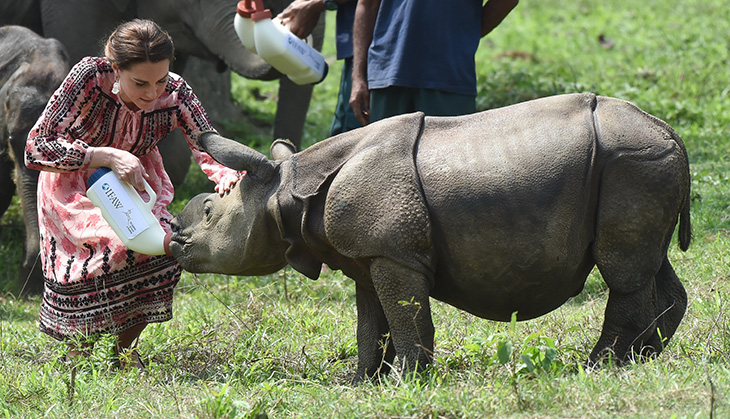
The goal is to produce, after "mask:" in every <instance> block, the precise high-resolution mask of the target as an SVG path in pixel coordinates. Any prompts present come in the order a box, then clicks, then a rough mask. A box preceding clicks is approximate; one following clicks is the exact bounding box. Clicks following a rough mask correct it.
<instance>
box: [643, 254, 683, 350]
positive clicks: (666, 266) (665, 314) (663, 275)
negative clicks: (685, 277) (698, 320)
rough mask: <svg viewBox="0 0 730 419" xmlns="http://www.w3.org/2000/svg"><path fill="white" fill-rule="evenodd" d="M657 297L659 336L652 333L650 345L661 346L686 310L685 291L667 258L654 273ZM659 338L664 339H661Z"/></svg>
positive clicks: (669, 336)
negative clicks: (655, 273)
mask: <svg viewBox="0 0 730 419" xmlns="http://www.w3.org/2000/svg"><path fill="white" fill-rule="evenodd" d="M656 286H657V297H658V298H659V307H658V309H659V316H660V317H659V320H658V325H657V326H658V328H659V330H661V336H659V334H658V333H656V332H655V333H654V334H653V335H652V337H651V343H650V344H652V346H655V347H657V348H662V347H664V346H666V345H667V343H669V340H670V339H671V338H672V336H674V332H676V331H677V327H678V326H679V323H680V322H681V321H682V318H683V317H684V312H685V311H686V310H687V292H686V291H685V290H684V287H683V286H682V283H681V282H679V278H678V277H677V274H676V273H675V272H674V269H673V268H672V265H671V264H670V263H669V259H667V258H666V257H665V258H664V262H663V263H662V267H661V268H660V269H659V272H658V273H657V275H656ZM661 339H664V341H662V340H661Z"/></svg>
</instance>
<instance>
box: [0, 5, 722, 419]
mask: <svg viewBox="0 0 730 419" xmlns="http://www.w3.org/2000/svg"><path fill="white" fill-rule="evenodd" d="M726 3H727V1H726V0H703V1H700V0H679V1H675V2H667V1H660V0H647V1H644V2H630V1H628V0H615V1H611V2H599V1H596V0H578V1H574V2H562V1H558V0H540V1H538V0H522V1H521V2H520V4H519V5H518V6H517V9H516V10H515V11H514V12H513V13H512V14H510V16H508V17H507V19H506V20H505V21H504V22H503V24H502V25H500V26H499V27H498V28H497V29H496V30H495V31H494V32H493V33H492V34H490V35H489V36H488V37H486V38H485V39H484V40H482V43H481V45H480V48H479V51H478V53H477V57H476V62H477V68H478V74H477V79H478V84H479V86H478V91H479V96H478V106H479V108H480V109H488V108H493V107H497V106H503V105H509V104H512V103H515V102H519V101H522V100H528V99H532V98H537V97H541V96H546V95H551V94H558V93H567V92H583V91H593V92H596V93H599V94H603V95H610V96H616V97H619V98H623V99H626V100H630V101H632V102H634V103H636V104H637V105H639V106H640V107H641V108H643V109H644V110H646V111H647V112H649V113H652V114H654V115H656V116H658V117H660V118H662V119H664V120H666V121H667V122H668V123H669V124H670V125H672V126H673V127H674V128H675V130H676V131H677V132H678V133H679V135H680V136H681V137H682V138H683V139H684V140H685V143H686V145H687V150H688V154H689V156H690V161H691V171H692V223H693V228H694V242H693V244H692V247H691V248H690V250H689V251H688V252H687V253H682V252H680V251H678V250H677V249H676V246H675V245H673V246H672V247H671V249H670V255H669V257H670V260H671V261H672V263H673V265H674V267H675V270H676V272H677V274H678V276H679V277H680V278H681V279H682V281H683V283H684V284H685V286H686V287H687V293H688V298H689V304H688V309H687V314H686V315H685V318H684V320H683V321H682V324H681V325H680V326H679V329H678V331H677V333H676V334H675V336H674V337H673V338H672V339H671V341H670V342H669V344H668V346H667V347H666V349H665V351H664V352H663V353H662V354H661V355H660V356H659V357H657V358H656V359H652V360H649V361H647V362H644V363H640V364H630V365H628V366H625V367H620V368H619V367H615V366H609V367H604V368H601V369H597V370H591V369H586V368H583V366H582V365H583V362H584V361H585V359H586V358H587V357H588V354H589V353H590V350H591V349H592V347H593V345H594V343H595V341H596V340H597V339H598V336H599V334H600V330H601V326H602V321H603V315H604V309H605V304H606V299H607V296H608V291H607V288H606V285H605V283H604V282H603V280H602V279H601V277H600V274H599V273H598V271H594V272H593V273H591V275H590V277H589V279H588V281H587V283H586V285H585V288H584V291H583V292H582V293H581V294H580V295H578V296H576V297H575V298H573V299H571V300H569V301H568V302H567V303H566V304H564V305H563V306H562V307H561V308H559V309H557V310H555V311H554V312H552V313H550V314H548V315H546V316H543V317H540V318H538V319H534V320H530V321H526V322H521V323H517V322H515V321H514V319H513V321H511V322H507V323H499V322H493V321H488V320H482V319H478V318H476V317H474V316H472V315H470V314H468V313H465V312H463V311H459V310H457V309H455V308H453V307H451V306H448V305H446V304H443V303H440V302H438V301H432V302H431V311H432V313H433V318H434V326H435V329H436V336H435V340H436V347H435V350H434V354H433V357H434V363H433V365H432V366H431V367H430V371H429V374H428V376H426V377H424V378H423V379H420V380H411V379H408V378H407V377H402V376H401V375H400V371H399V370H400V369H399V364H398V360H396V363H395V365H394V367H395V370H394V371H393V373H392V374H391V375H390V376H389V377H387V378H385V379H383V380H382V381H381V382H377V383H375V382H374V383H369V382H368V383H364V384H362V385H361V386H359V387H351V386H350V385H349V384H348V383H349V380H350V378H351V376H352V374H353V373H354V371H355V369H356V364H357V346H356V341H355V336H356V327H357V326H356V310H355V301H354V286H353V284H352V281H351V280H349V279H347V278H346V277H344V276H343V275H342V273H340V272H333V271H330V270H325V271H324V272H323V275H322V277H321V278H320V279H319V280H317V281H311V280H309V279H307V278H305V277H303V276H301V275H299V274H298V273H296V272H295V271H293V270H291V269H290V268H287V269H284V270H282V271H281V272H279V273H277V274H274V275H269V276H265V277H250V278H236V277H229V276H224V275H210V274H206V275H192V274H188V273H184V274H183V278H182V280H181V281H180V283H179V285H178V287H177V288H176V290H175V302H174V314H175V317H174V318H173V320H171V321H169V322H166V323H162V324H155V325H151V326H150V327H148V328H147V329H146V330H145V332H144V334H143V336H142V339H141V342H140V344H139V351H140V354H141V355H142V358H143V360H145V361H146V362H147V368H146V370H145V371H144V372H141V373H140V372H138V371H135V370H132V371H119V370H117V369H116V367H115V365H114V359H113V357H112V356H111V354H112V353H113V350H112V345H113V342H112V340H111V339H110V337H108V336H105V337H101V338H100V339H99V340H98V341H97V342H96V345H95V348H94V351H93V352H92V354H91V355H90V356H89V357H88V358H82V359H80V360H77V361H74V362H65V361H63V360H62V358H63V356H64V354H65V352H66V347H65V345H64V344H62V343H60V342H56V341H54V340H52V339H50V338H48V337H47V336H45V335H41V334H40V333H39V332H38V326H37V318H38V312H39V306H40V298H39V297H34V298H30V299H18V298H16V295H17V293H18V291H19V288H18V286H17V283H16V279H17V278H16V277H17V266H18V264H19V262H20V259H21V257H22V235H23V226H22V217H21V215H20V212H19V205H18V201H17V197H16V198H15V199H14V200H13V203H12V204H11V207H10V209H9V211H8V213H6V214H5V215H4V216H3V217H2V219H0V417H11V418H17V417H51V418H66V417H100V418H117V417H125V418H137V417H140V418H141V417H145V418H146V417H174V418H187V417H208V418H263V417H272V418H284V417H286V418H288V417H361V418H383V417H433V418H436V417H459V418H481V417H592V418H604V417H605V418H608V417H710V416H711V415H714V417H727V416H728V415H730V398H729V397H730V328H729V326H728V325H730V319H729V318H728V314H727V313H728V312H730V298H729V296H730V285H729V284H730V281H728V279H730V275H729V274H728V269H727V267H728V266H730V215H729V214H730V211H728V205H729V204H728V173H730V159H729V158H728V153H727V150H728V149H729V148H730V106H729V104H730V100H729V95H730V87H729V86H730V84H729V80H730V65H729V64H730V35H728V34H730V8H729V7H727V4H726ZM328 17H332V15H328ZM333 23H334V19H330V20H329V21H328V29H327V30H328V32H327V34H328V35H327V36H328V41H327V42H326V43H325V56H326V58H327V60H328V62H329V63H330V65H331V74H330V76H329V77H328V78H327V79H326V80H325V81H324V82H323V83H321V84H319V85H317V86H316V87H315V89H314V98H313V101H312V105H311V107H310V112H309V114H308V119H307V123H306V127H305V131H306V132H305V137H304V144H305V145H310V144H313V143H314V142H316V141H319V140H321V139H323V138H325V137H326V136H327V132H328V130H329V126H330V123H331V115H332V110H333V109H334V106H335V102H336V93H337V88H338V86H337V84H338V79H339V77H338V76H339V68H340V67H339V66H340V63H338V62H337V61H336V60H335V58H334V46H333V44H334V43H333V42H332V40H333V26H334V25H333ZM232 84H233V94H234V95H235V97H236V98H237V99H238V103H239V104H240V106H241V107H242V108H243V109H244V110H245V112H246V113H247V114H248V115H249V118H247V120H246V121H232V122H231V127H227V128H229V129H230V130H231V131H232V132H234V136H235V138H236V139H238V140H239V141H241V142H243V143H244V144H249V145H252V146H253V147H256V148H257V149H259V151H261V152H264V153H268V146H269V143H270V135H271V134H270V133H271V127H272V124H273V112H274V109H275V106H276V100H277V97H276V92H277V87H276V83H268V82H253V81H248V80H243V79H241V78H239V77H237V76H234V78H233V83H232ZM212 190H213V189H212V184H211V183H210V182H209V181H208V180H207V179H206V178H205V176H204V175H202V173H201V172H200V170H199V169H198V168H197V166H196V165H195V164H192V165H191V170H190V173H189V175H188V177H187V179H186V182H185V184H184V185H183V187H182V188H179V190H178V191H176V199H175V201H174V202H173V204H172V206H171V211H172V213H173V214H175V213H178V212H179V211H180V210H181V209H182V208H183V207H184V205H185V203H186V202H187V201H188V200H189V199H190V198H191V197H192V196H194V195H196V194H197V193H200V192H212ZM403 307H405V308H408V309H412V310H413V311H414V313H415V312H417V310H418V309H419V308H420V306H419V305H417V303H416V302H413V301H404V302H403Z"/></svg>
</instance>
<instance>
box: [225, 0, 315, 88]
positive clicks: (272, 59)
mask: <svg viewBox="0 0 730 419" xmlns="http://www.w3.org/2000/svg"><path fill="white" fill-rule="evenodd" d="M236 11H237V13H236V18H235V19H234V27H235V29H236V34H238V37H239V38H240V39H241V42H242V43H243V44H244V45H245V46H246V48H248V49H249V50H251V51H254V52H255V53H256V54H257V55H258V56H259V57H261V58H262V59H263V60H264V61H266V62H267V63H269V64H271V66H272V67H274V68H275V69H277V70H279V71H280V72H281V73H283V74H286V76H287V77H289V79H291V81H293V82H294V83H296V84H299V85H304V84H315V83H319V82H321V81H322V80H324V78H325V77H326V76H327V71H328V66H327V62H326V61H325V60H324V57H323V56H322V54H320V53H319V51H317V50H316V49H314V48H312V47H311V46H309V45H307V43H306V42H304V41H303V40H301V39H299V38H298V37H297V36H296V35H294V34H292V33H291V32H289V29H288V27H287V26H285V25H282V24H281V20H279V19H273V20H272V19H271V10H269V9H264V6H263V2H262V0H242V1H240V2H239V3H238V7H237V8H236ZM251 24H253V25H252V26H253V30H251ZM252 32H253V41H254V42H253V48H251V46H250V45H251V33H252Z"/></svg>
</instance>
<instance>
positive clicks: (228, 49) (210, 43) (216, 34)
mask: <svg viewBox="0 0 730 419" xmlns="http://www.w3.org/2000/svg"><path fill="white" fill-rule="evenodd" d="M199 3H200V7H202V8H204V10H201V11H200V15H199V16H202V18H198V16H195V18H196V20H195V21H194V22H190V23H189V25H190V27H191V28H193V31H194V32H195V35H196V36H197V37H198V38H199V39H200V40H201V41H202V42H203V44H204V45H205V46H206V47H207V48H208V49H209V50H210V51H211V52H212V53H214V54H215V55H216V56H218V57H220V58H221V59H222V60H223V61H224V62H225V63H226V64H227V65H228V66H229V67H230V68H231V70H233V71H235V72H236V73H238V74H240V75H242V76H244V77H246V78H249V79H256V80H274V79H277V78H279V77H281V73H279V72H278V71H277V70H276V69H274V68H273V67H271V65H269V64H268V63H267V62H265V61H264V60H262V59H261V58H260V57H259V56H258V55H256V54H254V53H252V52H251V51H249V50H248V49H246V47H244V45H243V43H241V40H240V39H239V38H238V35H237V34H236V31H235V28H234V27H233V19H234V18H235V15H236V3H237V2H231V1H212V2H205V3H203V2H199Z"/></svg>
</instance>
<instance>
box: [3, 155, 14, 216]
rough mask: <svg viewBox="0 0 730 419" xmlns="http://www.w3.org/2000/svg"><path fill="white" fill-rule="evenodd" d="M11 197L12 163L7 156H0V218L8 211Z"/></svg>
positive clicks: (12, 183) (12, 191)
mask: <svg viewBox="0 0 730 419" xmlns="http://www.w3.org/2000/svg"><path fill="white" fill-rule="evenodd" d="M13 195H15V182H13V161H12V160H10V158H8V156H7V155H4V154H0V217H2V216H3V214H5V211H7V210H8V207H9V206H10V202H11V201H12V200H13Z"/></svg>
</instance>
